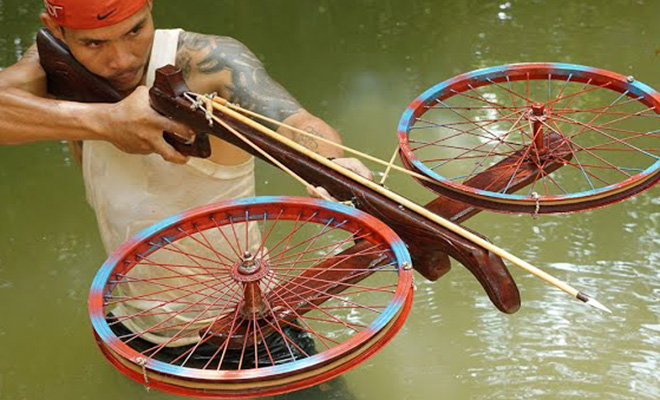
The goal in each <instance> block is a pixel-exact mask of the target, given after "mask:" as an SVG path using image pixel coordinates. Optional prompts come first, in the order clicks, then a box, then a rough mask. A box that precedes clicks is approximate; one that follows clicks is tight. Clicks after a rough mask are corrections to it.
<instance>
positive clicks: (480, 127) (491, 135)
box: [417, 100, 522, 138]
mask: <svg viewBox="0 0 660 400" xmlns="http://www.w3.org/2000/svg"><path fill="white" fill-rule="evenodd" d="M436 101H438V102H439V103H440V104H443V105H445V106H447V105H446V104H445V103H444V102H442V101H439V100H436ZM447 107H448V106H447ZM450 110H451V111H452V112H453V113H454V114H456V115H458V116H459V117H461V118H463V119H464V120H466V121H471V122H472V123H473V124H474V125H475V127H476V128H475V130H478V129H481V130H483V131H484V132H486V133H487V134H488V135H489V136H490V138H497V135H495V134H494V133H493V132H491V131H489V130H488V129H486V128H485V127H486V126H489V125H492V123H487V124H485V125H479V124H477V123H476V122H474V121H472V120H471V119H470V118H468V117H466V116H465V115H463V114H461V113H459V112H458V111H456V110H453V109H450ZM518 112H522V111H518ZM417 120H418V121H419V120H420V119H419V118H418V119H417ZM447 128H449V129H452V130H460V129H458V128H454V127H447ZM464 133H471V132H464Z"/></svg>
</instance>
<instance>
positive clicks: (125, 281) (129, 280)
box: [108, 264, 227, 285]
mask: <svg viewBox="0 0 660 400" xmlns="http://www.w3.org/2000/svg"><path fill="white" fill-rule="evenodd" d="M136 265H137V266H139V265H143V264H136ZM222 272H224V274H225V275H226V274H227V272H226V271H222ZM217 274H218V275H220V274H219V273H217ZM197 276H216V273H203V274H202V273H200V274H181V275H166V276H158V277H151V278H142V279H137V278H133V277H131V276H129V275H122V274H117V277H118V278H121V279H119V280H114V279H111V280H109V281H108V283H112V284H118V285H122V284H128V283H140V282H144V283H153V282H159V281H166V280H169V279H181V278H189V277H197Z"/></svg>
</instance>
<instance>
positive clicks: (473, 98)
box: [450, 85, 515, 112]
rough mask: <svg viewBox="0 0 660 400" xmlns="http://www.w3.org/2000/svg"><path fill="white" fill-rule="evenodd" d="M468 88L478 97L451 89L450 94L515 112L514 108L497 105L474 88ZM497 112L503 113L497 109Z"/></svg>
mask: <svg viewBox="0 0 660 400" xmlns="http://www.w3.org/2000/svg"><path fill="white" fill-rule="evenodd" d="M468 87H470V90H471V91H473V92H474V93H476V94H477V96H478V97H476V96H472V95H469V94H467V93H466V92H459V91H457V90H454V89H450V92H452V93H454V94H455V95H458V96H462V97H467V98H468V99H472V100H476V101H479V102H483V103H486V104H489V105H492V106H496V107H505V108H506V109H507V110H509V111H515V109H513V108H512V107H507V106H505V105H503V104H499V103H496V102H494V101H490V100H488V99H486V98H484V97H483V96H482V95H481V94H480V93H478V92H476V91H475V90H474V88H472V87H471V86H470V85H468ZM495 111H497V112H501V111H500V110H499V109H496V110H495Z"/></svg>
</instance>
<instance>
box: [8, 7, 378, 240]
mask: <svg viewBox="0 0 660 400" xmlns="http://www.w3.org/2000/svg"><path fill="white" fill-rule="evenodd" d="M45 6H46V12H45V13H43V14H42V15H41V16H40V17H41V20H42V22H43V24H44V26H45V27H47V28H48V29H49V30H50V31H51V32H52V33H53V34H54V35H55V36H57V37H58V38H59V39H61V40H62V41H63V42H65V43H66V44H67V45H68V47H69V48H70V50H71V52H72V54H73V55H74V57H75V58H76V59H77V60H78V61H79V62H81V63H82V64H83V65H84V66H85V67H86V68H87V69H88V70H90V71H91V72H93V73H95V74H96V75H99V76H101V77H103V78H105V79H107V80H108V81H109V82H110V83H111V84H112V85H113V86H114V87H115V88H116V89H117V90H119V91H121V92H123V93H125V94H127V97H126V98H125V99H124V100H123V101H121V102H119V103H117V104H113V105H108V104H81V103H75V102H67V101H60V100H55V99H49V98H47V93H46V77H45V73H44V71H43V69H42V68H41V66H40V63H39V56H38V54H37V51H36V47H35V46H32V47H31V48H30V49H29V50H28V51H27V52H26V54H25V55H24V56H23V58H22V59H21V60H19V61H18V62H17V63H16V64H14V65H12V66H10V67H8V68H6V69H5V70H3V71H0V144H18V143H26V142H31V141H37V140H54V139H58V140H62V139H67V140H83V141H85V142H86V143H85V147H84V151H83V173H84V177H85V184H86V188H87V197H88V200H89V201H90V203H91V204H92V206H93V207H94V209H95V211H96V213H97V218H98V222H99V227H100V230H101V235H102V237H103V240H104V244H105V246H106V250H107V251H108V252H111V251H112V250H114V249H115V248H116V247H117V246H118V245H119V244H121V243H122V242H123V241H125V240H126V239H128V238H129V237H130V236H131V235H133V234H135V233H136V232H138V231H139V230H141V229H142V228H144V227H146V226H148V225H149V224H151V223H153V222H155V221H157V220H159V219H161V218H164V217H166V216H168V215H170V214H173V213H176V212H178V211H180V210H181V209H183V208H188V207H192V206H197V205H200V204H205V203H209V202H212V201H218V200H222V199H226V198H235V197H240V196H248V195H252V194H253V192H254V179H253V174H252V171H253V164H252V157H251V156H250V155H248V154H247V153H246V152H244V151H242V150H240V149H238V148H236V147H234V146H232V145H230V144H228V143H226V142H223V141H221V140H219V139H217V138H214V137H212V138H211V142H212V156H211V157H210V159H209V160H201V159H190V160H189V159H187V158H186V157H184V156H183V155H182V154H180V153H178V152H177V151H176V150H175V149H174V148H173V147H171V146H170V145H169V144H167V142H165V140H164V139H163V131H170V132H175V133H176V134H177V135H178V136H180V137H181V138H182V139H183V140H185V139H191V138H192V137H193V136H194V132H193V131H192V130H191V129H189V128H188V127H186V126H184V125H182V124H180V123H177V122H175V121H172V120H169V119H167V118H165V117H163V116H161V115H159V114H158V113H157V112H155V111H154V110H153V109H151V107H150V106H149V98H148V90H147V87H146V86H145V85H146V84H147V83H151V82H149V79H151V80H152V79H153V71H154V70H155V69H156V68H157V67H159V66H160V65H155V64H158V63H160V64H163V65H164V64H167V63H169V62H173V63H175V64H176V65H177V66H178V67H180V68H181V69H182V70H183V72H184V77H185V79H186V82H187V83H188V86H189V87H190V89H191V90H192V91H194V92H197V93H210V92H217V93H219V94H220V95H221V96H222V97H224V98H226V99H229V100H230V101H232V102H235V103H238V104H241V105H242V106H244V107H246V108H249V109H251V110H253V111H256V112H259V113H261V114H263V115H266V116H269V117H271V118H274V119H277V120H279V121H283V122H285V123H286V124H289V125H292V126H294V127H296V128H299V129H302V130H304V131H307V132H310V133H312V134H313V135H316V136H318V137H322V138H325V139H329V140H332V141H335V142H338V143H339V142H340V140H341V139H340V137H339V135H338V134H337V132H336V131H335V130H334V129H333V128H331V127H330V126H329V125H328V124H326V123H325V122H324V121H322V120H321V119H319V118H317V117H315V116H313V115H312V114H310V113H309V112H307V111H306V110H305V109H304V108H302V107H301V106H300V105H299V104H298V102H296V100H295V99H294V98H293V97H292V96H291V95H290V94H289V93H287V91H286V90H284V89H283V88H282V87H281V86H280V85H279V84H277V83H276V82H275V81H273V80H272V79H271V78H270V77H269V76H268V74H267V73H266V71H265V70H264V68H263V65H262V64H261V63H260V62H259V60H258V59H257V58H256V57H255V56H254V54H252V53H251V52H250V51H249V50H248V49H247V48H246V47H245V46H244V45H242V44H241V43H240V42H238V41H236V40H234V39H231V38H228V37H218V36H211V35H202V34H196V33H189V32H182V31H180V30H172V31H162V32H160V33H155V30H154V25H153V19H152V16H151V8H152V1H151V0H47V1H46V3H45ZM155 45H157V48H156V46H155ZM150 74H151V75H152V76H151V77H150V76H149V75H150ZM279 132H280V133H282V134H284V135H286V136H288V137H290V138H292V139H294V140H295V141H296V142H298V143H300V144H303V145H305V146H306V147H308V148H310V149H311V150H314V151H316V152H318V153H319V154H321V155H324V156H327V157H331V158H334V159H335V162H337V163H338V164H340V165H343V166H345V167H347V168H349V169H351V170H353V171H355V172H357V173H360V174H362V175H365V176H369V177H370V173H369V171H368V170H367V169H366V167H364V166H363V165H362V164H361V163H360V162H359V161H357V160H355V159H347V158H341V156H342V152H341V150H339V149H337V148H336V147H334V146H331V145H328V144H327V143H323V142H321V141H315V140H312V139H310V138H309V137H307V136H304V135H300V134H298V133H295V132H291V131H289V130H287V129H283V128H281V129H280V130H279ZM117 149H119V150H121V151H117ZM131 154H144V155H147V156H145V157H136V156H134V155H131ZM156 155H160V156H161V157H162V159H164V160H166V161H169V162H170V163H172V164H170V163H166V162H164V161H163V160H161V159H160V158H159V157H157V156H156ZM175 164H181V165H175ZM183 164H185V165H183ZM191 177H192V178H191ZM184 182H185V183H187V185H184V184H183V183H184ZM192 187H194V188H195V191H194V192H193V191H192V190H190V189H191V188H192ZM122 205H123V206H122Z"/></svg>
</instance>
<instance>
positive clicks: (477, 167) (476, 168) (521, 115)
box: [463, 114, 525, 181]
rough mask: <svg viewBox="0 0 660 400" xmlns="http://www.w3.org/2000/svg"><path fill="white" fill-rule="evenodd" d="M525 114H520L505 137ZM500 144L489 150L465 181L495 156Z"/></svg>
mask: <svg viewBox="0 0 660 400" xmlns="http://www.w3.org/2000/svg"><path fill="white" fill-rule="evenodd" d="M524 115H525V114H520V116H519V117H518V120H517V121H516V122H515V123H514V124H513V125H512V126H511V128H510V129H509V131H508V132H506V133H505V134H504V135H503V136H504V137H507V136H508V135H509V134H510V133H511V131H513V130H514V128H515V127H516V126H517V125H518V123H520V121H521V120H522V118H523V116H524ZM500 144H502V143H498V144H496V145H495V146H493V148H492V149H490V151H489V152H488V154H486V156H485V157H484V158H483V159H482V160H481V161H480V162H479V163H477V165H476V166H475V167H474V169H472V171H470V173H469V174H468V175H467V176H466V177H465V178H463V181H467V180H468V179H470V178H471V177H472V176H474V175H475V173H476V172H477V171H478V170H479V168H481V167H482V166H483V164H484V162H486V160H487V159H488V158H489V157H492V156H493V152H494V151H495V149H497V147H498V146H499V145H500Z"/></svg>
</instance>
